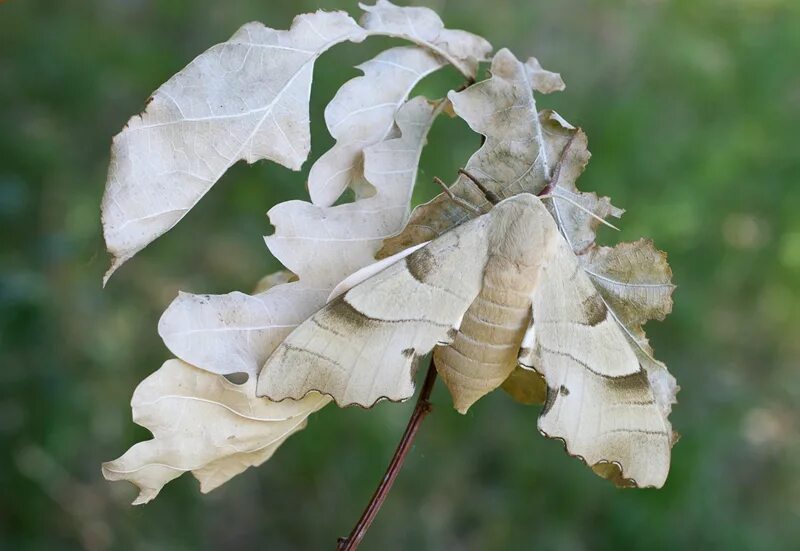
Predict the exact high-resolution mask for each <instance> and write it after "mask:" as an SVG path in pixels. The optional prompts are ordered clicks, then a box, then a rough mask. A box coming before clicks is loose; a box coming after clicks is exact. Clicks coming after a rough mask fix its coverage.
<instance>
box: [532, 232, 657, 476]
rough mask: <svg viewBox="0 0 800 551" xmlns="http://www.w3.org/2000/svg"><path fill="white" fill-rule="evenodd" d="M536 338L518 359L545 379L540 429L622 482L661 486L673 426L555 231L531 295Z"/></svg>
mask: <svg viewBox="0 0 800 551" xmlns="http://www.w3.org/2000/svg"><path fill="white" fill-rule="evenodd" d="M532 304H533V319H532V324H533V328H534V330H533V332H532V334H533V340H534V341H535V342H534V344H533V345H532V346H523V349H522V352H521V355H520V363H521V364H522V365H525V366H528V367H534V368H535V369H536V370H537V371H539V372H540V373H541V374H542V375H543V376H544V378H545V381H546V382H547V387H548V388H547V401H546V403H545V406H544V409H543V411H542V414H541V416H540V417H539V430H540V431H541V432H542V433H543V434H545V435H546V436H548V437H551V438H558V439H561V440H563V441H564V444H565V446H566V449H567V452H568V453H569V454H570V455H574V456H578V457H580V458H581V459H583V460H584V461H585V462H586V463H587V464H588V465H589V466H590V467H592V469H593V470H594V471H595V472H596V473H598V474H600V475H601V476H604V477H605V478H611V479H612V480H614V482H616V483H617V484H619V485H636V486H655V487H661V486H662V485H663V484H664V482H665V480H666V477H667V473H668V471H669V462H670V449H671V446H672V429H671V427H670V425H669V422H668V421H667V419H666V417H665V414H664V413H663V412H662V410H661V408H660V407H659V405H658V404H657V402H656V400H655V396H654V394H653V390H652V388H651V386H650V382H649V380H648V377H647V374H646V372H645V371H644V369H643V368H642V366H641V365H640V363H639V360H638V358H637V356H636V353H635V352H634V350H633V348H632V346H631V344H630V342H629V341H628V339H627V338H626V337H625V335H624V333H623V331H622V329H621V327H620V326H619V324H618V323H617V321H616V320H615V319H614V318H613V315H612V314H611V313H610V312H609V310H608V307H607V306H606V304H605V302H604V301H603V299H602V297H601V296H600V294H599V293H598V291H597V290H596V289H595V287H594V286H593V285H592V283H591V281H590V280H589V278H588V276H587V275H586V274H585V272H584V271H583V269H581V267H580V266H579V264H578V261H577V257H576V256H575V255H574V254H573V253H572V251H571V250H569V247H568V245H567V244H566V242H565V241H564V239H563V238H561V236H560V235H557V236H556V237H555V238H554V239H553V241H552V242H551V248H550V253H549V259H548V261H546V262H545V263H544V265H543V267H542V272H541V277H540V281H539V284H538V285H537V287H536V289H535V291H534V296H533V299H532Z"/></svg>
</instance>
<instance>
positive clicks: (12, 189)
mask: <svg viewBox="0 0 800 551" xmlns="http://www.w3.org/2000/svg"><path fill="white" fill-rule="evenodd" d="M424 3H425V4H426V5H429V6H431V7H433V8H435V9H437V10H438V11H439V12H440V13H441V14H442V16H443V18H444V20H445V21H446V22H447V24H448V25H449V26H452V27H461V28H466V29H469V30H473V31H475V32H478V33H480V34H483V35H484V36H486V37H487V38H489V39H490V40H491V42H492V43H493V44H494V45H495V46H496V47H500V46H509V47H511V48H512V49H513V50H514V51H515V52H517V54H518V55H519V56H520V57H523V56H527V55H536V56H538V57H539V59H540V60H541V61H542V63H543V64H544V65H545V67H547V68H550V69H552V70H556V71H561V72H562V74H563V76H564V79H565V81H566V82H567V91H566V92H563V93H561V94H557V95H555V96H552V97H546V98H542V100H540V103H541V104H542V106H543V107H553V108H556V109H557V110H558V111H559V112H561V113H562V114H563V116H564V117H566V118H567V119H568V120H569V121H571V122H572V123H573V124H576V125H579V126H581V127H583V128H584V129H585V130H586V131H587V133H588V135H589V138H590V145H591V147H592V151H593V153H594V157H593V160H592V162H591V163H590V166H589V169H588V171H587V172H586V174H585V175H584V177H583V178H582V179H581V180H580V182H579V183H580V185H581V187H582V189H584V190H596V191H598V192H600V193H602V194H607V195H610V196H611V197H612V198H613V199H614V202H615V203H616V204H617V205H619V206H621V207H625V208H627V209H628V210H629V213H628V214H627V215H626V216H625V217H624V218H623V220H622V221H621V227H622V229H623V231H622V234H621V235H618V234H614V233H613V232H609V231H604V232H603V234H602V239H604V240H605V241H606V242H607V243H612V242H614V241H616V240H617V239H624V240H632V239H635V238H638V237H639V236H642V235H644V236H649V237H652V238H653V239H654V241H655V243H656V245H657V246H658V247H659V248H662V249H665V250H667V251H668V252H669V254H670V261H671V264H672V266H673V269H674V272H675V280H676V283H677V284H678V285H679V288H678V290H677V292H676V297H675V298H676V303H675V311H674V313H673V314H672V315H671V316H670V317H669V318H668V319H667V321H666V322H664V323H655V324H652V323H651V324H650V326H649V328H648V332H649V334H650V336H651V341H652V342H653V344H654V346H655V348H656V352H657V355H658V357H659V358H661V359H662V360H664V361H665V362H666V363H667V364H668V365H669V366H670V367H671V370H672V372H673V373H674V374H675V375H676V376H677V377H678V380H679V382H680V383H681V385H682V386H683V391H682V392H681V393H680V395H679V399H680V404H679V405H678V407H676V409H675V412H674V414H673V417H672V419H673V421H674V425H675V427H676V428H677V429H678V430H679V431H680V432H681V433H682V434H683V438H682V439H681V441H680V442H679V443H678V444H677V446H676V447H675V450H674V455H673V468H672V472H671V475H670V479H669V480H668V482H667V485H666V487H665V488H664V489H663V490H662V491H620V490H616V489H615V488H613V487H612V486H611V485H610V484H608V483H607V482H605V481H603V480H601V479H599V478H597V477H595V476H594V475H593V474H592V473H591V472H590V471H589V470H588V469H586V468H585V467H584V466H583V465H581V464H580V462H579V461H577V460H575V459H570V458H568V457H566V456H565V454H564V453H563V450H562V448H561V445H560V444H558V443H557V442H553V441H548V440H545V439H543V438H542V437H540V436H539V435H538V433H537V431H536V417H537V408H535V407H525V406H520V405H517V404H515V403H513V402H512V401H511V400H510V399H508V398H507V397H506V396H505V395H503V394H502V393H494V394H492V395H490V396H489V397H487V398H485V399H483V400H482V401H481V402H479V403H478V404H477V405H476V406H475V407H474V408H473V409H472V410H470V413H469V414H468V415H467V416H466V417H462V416H460V415H458V414H457V413H456V412H455V411H454V410H452V409H451V408H450V404H449V403H448V402H449V397H448V396H447V395H446V392H445V391H444V390H443V388H442V387H441V385H440V387H439V388H438V389H437V391H436V393H435V395H434V399H435V402H436V404H437V408H436V411H435V413H434V414H433V415H431V417H430V418H429V420H428V421H426V423H425V425H424V427H423V430H422V431H421V434H420V437H419V439H418V442H417V444H416V446H415V448H414V450H413V451H412V454H411V455H410V458H409V461H408V463H407V465H406V468H405V470H404V471H403V472H402V473H401V475H400V477H399V479H398V484H397V485H396V487H395V489H394V491H393V492H392V494H391V496H390V498H389V500H388V502H387V504H386V506H385V508H384V509H383V511H382V512H381V514H380V515H379V517H378V520H377V522H376V524H375V525H374V527H373V528H372V530H371V531H370V532H369V534H368V536H367V539H366V540H365V545H364V548H365V549H386V550H389V549H408V548H425V549H465V550H477V549H559V550H560V549H564V550H573V549H574V550H580V549H676V548H677V549H726V550H727V549H758V550H761V549H787V548H792V547H795V548H796V546H797V545H798V542H800V417H799V416H798V414H799V413H800V411H798V410H799V409H800V405H799V404H800V365H798V359H797V358H798V357H799V356H800V338H798V337H800V216H798V207H800V186H798V182H797V177H798V174H800V148H798V146H797V139H796V133H797V130H798V128H800V72H798V59H800V32H798V31H800V2H797V1H796V0H676V1H668V0H627V1H623V0H620V1H615V2H612V1H600V0H564V1H560V2H545V1H539V2H534V1H531V0H492V1H491V2H487V1H481V2H479V1H478V0H458V2H456V1H455V0H449V1H447V0H438V1H436V0H429V1H426V2H424ZM355 4H356V3H355V1H353V0H326V1H319V2H314V1H311V0H295V1H293V2H264V1H263V0H260V1H256V0H228V1H226V2H220V1H215V0H195V1H189V0H152V1H145V0H94V1H89V0H82V1H72V2H64V1H63V0H52V1H44V0H7V1H6V2H0V105H2V107H0V129H2V132H0V232H2V234H1V235H2V242H1V243H0V450H2V452H1V453H0V488H2V491H0V549H3V550H5V549H9V550H10V549H14V550H18V549H20V550H28V549H31V550H38V549H42V550H44V549H47V550H50V549H88V550H92V551H94V550H98V551H99V550H105V549H131V550H148V551H150V550H153V551H154V550H160V549H164V550H182V549H187V550H188V549H220V548H224V549H228V550H231V551H233V550H237V549H243V550H244V549H318V548H332V547H333V545H334V543H335V538H336V536H338V535H344V534H345V533H347V532H348V531H349V530H350V528H351V526H352V524H353V523H354V521H355V520H356V518H357V517H358V515H359V514H360V512H361V509H362V507H363V506H364V505H365V503H366V501H367V499H368V497H369V495H370V494H371V492H372V489H373V487H374V484H375V483H376V482H377V480H378V478H379V477H380V475H381V474H382V472H383V469H384V466H385V463H386V461H387V459H388V457H389V456H390V454H391V452H392V450H393V448H394V445H395V442H396V439H397V438H398V437H399V434H400V432H401V430H402V427H403V425H404V424H405V420H406V418H407V415H408V413H409V410H410V406H411V405H410V404H404V405H395V404H382V405H379V406H378V407H376V408H375V410H373V411H371V412H365V411H362V410H358V409H347V410H336V409H334V408H332V407H331V408H327V409H325V410H324V411H323V412H322V413H321V414H319V415H317V416H315V417H314V418H312V420H311V422H310V424H309V427H308V428H307V429H306V431H304V432H303V433H300V434H298V435H297V436H295V437H293V438H292V439H290V440H289V442H288V443H287V444H286V445H285V447H284V448H282V449H281V450H280V451H279V452H278V453H277V454H276V456H275V457H274V458H273V459H272V460H271V461H270V462H268V463H267V464H265V465H264V466H262V467H261V468H258V469H251V470H249V471H247V472H246V473H245V474H243V475H241V476H238V477H236V478H235V479H234V480H233V481H232V482H230V483H229V484H227V485H225V486H224V487H223V488H221V489H219V490H217V491H215V492H213V493H211V494H209V495H207V496H202V495H201V494H200V493H199V491H198V489H197V485H196V483H195V482H194V480H192V479H191V478H190V477H189V476H188V475H185V476H184V477H182V478H181V479H179V480H178V481H176V482H174V483H171V484H170V485H168V486H167V488H165V490H164V491H163V492H162V494H161V495H160V496H159V498H158V499H156V500H155V502H154V503H152V504H150V505H147V506H144V507H140V508H132V507H130V506H129V505H128V503H129V501H130V500H131V499H132V497H133V495H134V491H133V488H132V487H129V486H127V485H125V484H113V485H112V484H109V483H106V482H105V481H103V480H102V479H101V476H100V468H99V464H100V462H101V461H103V460H107V459H111V458H114V457H117V456H118V455H119V454H121V453H122V452H123V451H124V450H125V449H126V448H127V446H128V445H130V444H131V443H133V442H134V441H136V440H138V439H142V438H147V437H148V436H149V435H148V434H147V433H146V431H144V430H143V429H141V428H139V427H136V426H135V425H133V423H132V422H131V420H130V409H129V407H128V401H129V399H130V395H131V393H132V392H133V389H134V387H135V386H136V384H137V383H138V382H139V381H140V380H141V379H142V378H144V377H145V376H146V375H147V374H148V373H150V372H152V371H153V370H155V369H156V368H158V366H159V365H160V364H161V363H162V362H163V361H164V360H165V359H167V358H168V357H169V353H168V351H167V350H166V349H165V348H164V346H163V345H162V344H161V342H160V340H159V338H158V336H157V334H156V324H157V321H158V317H159V315H160V313H161V311H162V310H163V309H164V308H165V307H166V306H167V304H168V303H169V301H170V300H171V299H172V298H173V297H174V296H175V294H176V293H177V291H178V290H179V289H182V290H186V291H193V292H227V291H229V290H234V289H241V290H249V289H250V288H251V287H252V285H254V283H255V282H256V281H257V280H258V279H259V277H260V276H262V275H263V274H265V273H267V272H269V271H272V270H275V269H276V268H277V267H278V266H277V264H276V262H275V261H274V259H272V258H270V256H269V255H268V253H267V251H266V249H265V247H264V245H263V242H262V240H261V236H262V235H263V234H267V233H269V232H270V231H271V230H270V228H269V225H268V222H267V220H266V218H265V216H264V213H265V212H266V210H267V209H268V208H269V207H270V206H271V205H273V204H275V203H276V202H278V201H282V200H286V199H289V198H302V197H304V193H305V189H304V178H305V175H304V174H303V173H302V172H301V173H292V172H290V171H288V170H286V169H283V168H281V167H278V166H276V165H274V164H268V163H259V164H257V165H255V166H245V165H243V164H239V165H237V166H235V167H234V168H233V169H232V170H231V171H230V172H229V173H228V174H227V175H226V176H225V177H224V178H223V181H222V182H221V184H220V185H218V186H217V187H216V188H215V189H214V190H213V191H212V192H211V193H210V194H209V196H208V197H207V198H206V200H205V201H203V202H202V203H201V204H200V206H199V207H198V208H197V209H195V210H194V211H192V213H191V214H189V216H187V217H186V219H185V220H184V221H183V222H182V223H181V224H180V225H179V226H178V227H177V228H176V229H175V230H173V231H172V232H171V233H170V234H169V235H167V236H166V237H164V238H162V239H160V240H158V241H157V242H156V243H155V244H153V245H152V246H150V247H149V248H148V249H147V250H145V251H144V252H143V253H140V254H139V255H138V256H137V257H136V258H135V259H134V260H133V261H131V262H130V263H129V264H128V265H126V266H125V267H124V268H123V269H122V270H121V271H120V272H119V273H118V275H116V276H115V278H114V279H112V281H111V282H110V284H109V286H108V288H107V289H106V290H101V288H100V278H101V275H102V273H103V271H104V270H105V268H106V257H105V253H104V249H103V244H102V238H101V235H100V225H99V220H98V217H99V201H100V197H101V195H102V190H103V186H104V179H105V170H106V165H107V162H108V151H109V144H110V139H111V136H112V135H114V134H115V133H116V132H118V131H119V129H120V128H121V127H122V126H123V124H124V123H125V121H126V120H127V118H128V117H129V116H131V115H132V114H135V113H137V112H139V111H140V110H141V109H142V108H143V105H144V101H145V99H146V98H147V96H148V94H149V93H150V92H151V91H152V90H154V89H155V88H156V87H157V86H158V85H159V84H160V83H162V82H163V81H165V80H166V79H167V78H169V77H170V76H171V75H172V74H173V73H175V72H176V71H178V70H179V69H180V68H181V67H183V66H184V65H185V64H186V63H187V62H188V61H189V60H190V59H191V58H192V57H194V56H195V55H197V54H199V53H200V52H201V51H203V50H204V49H206V48H207V47H209V46H211V45H212V44H214V43H216V42H219V41H222V40H224V39H226V38H227V37H228V36H230V35H231V34H232V33H233V32H234V31H235V30H236V28H238V27H239V25H241V24H242V23H244V22H246V21H249V20H260V21H263V22H265V23H266V24H268V25H270V26H273V27H276V28H285V27H286V26H287V25H288V24H289V22H290V21H291V17H292V15H293V14H295V13H300V12H305V11H309V10H313V9H315V8H317V7H323V8H343V9H347V10H350V11H351V13H355V11H356V10H355V8H356V6H355ZM389 44H394V42H392V41H389V40H379V39H370V41H368V42H367V43H366V44H365V45H362V46H358V45H343V46H339V47H337V48H336V49H335V50H334V51H333V52H332V53H330V54H328V55H327V56H326V57H323V58H322V60H321V62H320V63H319V64H318V65H317V69H316V82H317V87H316V88H315V90H314V92H313V98H312V99H313V102H312V103H313V110H312V120H315V121H318V123H317V124H316V126H315V127H314V130H313V145H314V151H313V155H314V156H318V155H319V154H320V153H321V152H322V151H324V150H325V149H326V148H327V147H328V146H329V145H330V143H331V139H330V137H329V136H328V135H327V134H326V131H325V128H324V125H323V124H322V123H321V121H322V118H321V115H322V110H323V108H324V105H325V103H326V102H327V101H328V100H329V99H330V98H331V97H332V95H333V93H334V92H335V90H336V88H337V87H338V86H339V85H340V84H341V83H342V82H344V81H345V80H347V79H348V78H351V77H352V76H354V75H356V74H357V71H355V70H354V69H352V67H353V65H355V64H357V63H359V62H360V61H363V60H365V59H367V58H368V57H370V56H372V55H373V54H375V53H377V52H378V51H380V49H382V48H384V47H386V46H387V45H389ZM459 84H460V82H459V79H458V77H457V76H456V74H455V72H453V71H450V72H445V73H442V74H441V75H437V76H435V77H432V78H431V79H429V80H428V81H426V82H424V83H423V84H422V85H421V87H420V92H421V93H428V94H431V95H440V94H441V92H442V91H443V90H444V89H445V87H447V86H451V87H456V86H458V85H459ZM430 142H431V146H430V147H429V148H428V149H427V151H426V153H425V155H424V158H423V167H422V172H421V175H420V192H419V194H418V197H417V199H418V200H422V199H425V198H427V197H430V196H432V195H433V194H434V193H435V190H434V189H433V187H432V186H431V185H430V184H429V180H430V178H431V176H433V175H439V176H442V177H444V178H445V179H448V178H450V177H452V176H453V175H454V173H455V169H456V168H457V167H458V166H460V165H462V164H463V163H464V161H465V160H466V159H467V157H468V156H469V154H470V153H471V152H472V151H473V150H474V149H475V148H476V147H477V145H478V143H479V140H478V137H477V136H476V135H474V134H472V133H471V132H470V131H469V130H468V129H467V128H466V127H465V125H464V124H463V123H462V122H460V121H457V120H443V121H442V122H441V123H440V124H438V125H437V126H436V127H435V129H434V131H433V133H432V136H431V138H430ZM308 166H309V165H308V164H307V165H306V168H307V167H308Z"/></svg>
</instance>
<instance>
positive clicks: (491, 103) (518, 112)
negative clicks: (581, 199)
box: [378, 49, 571, 257]
mask: <svg viewBox="0 0 800 551" xmlns="http://www.w3.org/2000/svg"><path fill="white" fill-rule="evenodd" d="M449 98H450V101H451V102H452V104H453V108H454V109H455V111H456V113H457V114H458V116H459V117H461V118H462V119H464V120H465V121H466V122H467V124H469V126H470V127H471V128H472V129H473V130H475V131H476V132H478V133H480V134H483V135H484V136H485V137H486V141H485V143H484V144H483V145H482V146H481V148H480V149H479V150H478V151H476V152H475V154H474V155H472V157H471V158H470V159H469V161H468V162H467V165H466V169H467V170H468V171H469V172H470V174H472V175H473V176H475V177H477V178H478V179H480V180H481V182H482V183H483V185H484V186H485V187H486V188H488V189H489V190H490V191H491V192H493V193H494V194H495V195H497V196H498V197H499V198H506V197H511V196H512V195H516V194H518V193H523V192H527V193H533V194H538V193H540V192H541V191H542V190H543V189H544V188H545V187H546V186H547V185H548V183H549V182H550V170H551V165H552V161H551V160H552V159H558V158H559V157H560V155H561V151H562V149H563V148H564V146H565V145H566V144H567V142H568V141H569V139H570V137H571V134H570V133H569V132H565V131H563V129H561V128H560V127H559V128H553V131H552V132H549V131H548V129H547V128H545V127H544V125H545V124H546V123H547V122H548V121H549V120H550V118H552V114H551V113H550V112H544V113H542V115H541V116H540V115H538V114H537V110H536V102H535V100H534V97H533V91H532V88H531V82H530V80H529V79H528V75H527V70H526V67H525V65H524V64H522V63H521V62H519V61H518V60H517V59H516V58H515V57H514V56H513V54H511V52H509V51H508V50H505V49H504V50H500V51H499V52H497V54H496V55H495V57H494V59H493V60H492V76H491V78H489V79H487V80H484V81H481V82H478V83H477V84H473V85H472V86H470V87H469V88H467V89H466V90H464V91H462V92H458V93H455V92H451V93H450V95H449ZM551 126H552V125H551ZM450 190H451V191H452V192H453V194H454V195H456V196H458V197H459V198H461V199H463V200H465V201H466V202H468V203H470V204H472V205H475V206H477V207H480V208H481V209H483V210H484V211H486V210H488V209H489V208H490V206H491V205H490V204H489V203H487V202H486V200H485V198H484V197H483V195H482V194H481V193H480V192H479V191H478V190H477V189H476V188H475V186H474V185H472V184H471V183H469V181H468V180H467V179H466V178H465V177H463V176H462V177H460V178H459V179H458V181H457V182H456V183H455V184H453V186H451V188H450ZM473 216H474V213H472V212H470V211H469V210H467V209H465V208H464V207H462V206H461V205H459V204H457V203H456V202H454V201H452V200H451V199H450V198H449V197H447V196H446V195H445V194H440V195H438V196H437V197H436V198H434V199H433V200H432V201H430V202H428V203H426V204H424V205H420V206H419V207H417V208H416V209H414V212H413V213H412V215H411V220H410V221H409V223H408V225H407V226H406V227H405V228H404V229H403V232H402V233H401V234H400V235H397V236H395V237H393V238H391V239H388V240H387V241H386V243H385V244H384V247H383V249H382V250H381V251H380V253H379V255H378V256H379V257H385V256H390V255H392V254H395V253H396V252H398V251H400V250H403V249H406V248H408V247H411V246H413V245H416V244H419V243H423V242H425V241H430V240H431V239H433V238H435V237H436V236H438V235H441V234H443V233H444V232H446V231H448V230H449V229H451V228H454V227H456V226H458V225H459V224H462V223H463V222H465V221H466V220H469V219H470V218H472V217H473Z"/></svg>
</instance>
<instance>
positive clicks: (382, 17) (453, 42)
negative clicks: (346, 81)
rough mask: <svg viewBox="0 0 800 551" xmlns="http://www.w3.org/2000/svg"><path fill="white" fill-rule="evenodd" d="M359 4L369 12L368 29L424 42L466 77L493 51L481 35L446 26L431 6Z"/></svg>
mask: <svg viewBox="0 0 800 551" xmlns="http://www.w3.org/2000/svg"><path fill="white" fill-rule="evenodd" d="M359 7H360V8H361V9H362V10H364V11H365V12H366V13H365V14H364V15H363V16H362V18H361V25H362V26H363V27H364V28H365V29H367V30H369V31H370V32H373V33H378V34H385V35H388V36H396V37H398V38H404V39H406V40H410V41H412V42H415V43H417V44H419V45H422V46H425V47H426V48H428V49H430V50H431V51H433V52H434V53H436V54H437V55H439V56H441V57H442V58H444V59H446V60H447V61H448V63H450V64H451V65H453V66H454V67H456V68H457V69H458V70H459V71H461V73H462V74H464V75H465V76H467V77H471V78H474V77H475V73H476V71H477V70H478V63H479V62H480V61H482V60H483V59H484V58H485V57H486V56H488V55H489V53H490V52H491V51H492V45H491V44H489V42H487V41H486V40H485V39H484V38H482V37H480V36H478V35H475V34H472V33H468V32H466V31H461V30H454V29H445V28H444V23H442V20H441V19H440V18H439V16H438V15H437V14H436V12H435V11H433V10H431V9H428V8H422V7H400V6H396V5H394V4H392V3H391V2H389V1H388V0H378V1H377V2H376V3H375V5H374V6H369V5H367V4H359Z"/></svg>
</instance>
